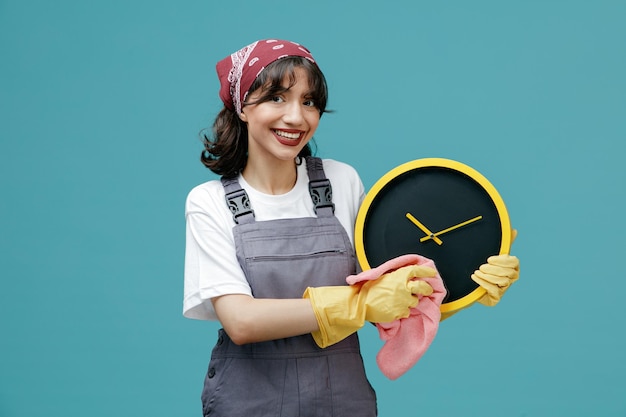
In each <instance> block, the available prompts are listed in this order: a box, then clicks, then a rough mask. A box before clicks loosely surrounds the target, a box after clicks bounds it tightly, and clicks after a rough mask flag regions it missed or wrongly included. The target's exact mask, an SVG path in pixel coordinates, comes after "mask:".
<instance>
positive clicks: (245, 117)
mask: <svg viewBox="0 0 626 417" xmlns="http://www.w3.org/2000/svg"><path fill="white" fill-rule="evenodd" d="M239 118H240V119H241V121H242V122H244V123H248V116H246V114H245V113H244V112H243V109H242V110H241V113H239Z"/></svg>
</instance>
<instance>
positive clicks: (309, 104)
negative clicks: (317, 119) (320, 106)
mask: <svg viewBox="0 0 626 417" xmlns="http://www.w3.org/2000/svg"><path fill="white" fill-rule="evenodd" d="M304 105H305V106H307V107H315V101H313V100H306V101H305V102H304Z"/></svg>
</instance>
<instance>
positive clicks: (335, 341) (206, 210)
mask: <svg viewBox="0 0 626 417" xmlns="http://www.w3.org/2000/svg"><path fill="white" fill-rule="evenodd" d="M217 73H218V76H219V79H220V82H221V89H220V98H221V99H222V101H223V103H224V108H223V109H222V110H221V111H220V113H219V114H218V115H217V118H216V120H215V123H214V124H213V131H212V132H211V135H208V134H207V135H205V142H204V145H205V149H204V151H203V154H202V162H203V163H204V165H205V166H207V167H208V168H209V169H211V170H212V171H213V172H215V173H217V174H219V175H221V176H222V178H221V179H220V180H219V181H209V182H206V183H204V184H201V185H199V186H197V187H195V188H194V189H193V190H192V191H191V192H190V193H189V195H188V198H187V204H186V219H187V240H186V245H187V246H186V258H185V299H184V306H183V312H184V315H185V316H186V317H189V318H195V319H203V320H215V319H217V320H219V321H220V324H221V325H222V326H223V329H221V330H220V331H219V335H218V339H217V343H216V346H215V347H214V349H213V352H212V354H211V361H210V364H209V370H208V372H207V375H206V378H205V383H204V389H203V392H202V405H203V412H204V415H205V416H206V415H209V414H212V415H213V414H214V415H220V416H229V417H237V416H242V417H243V416H246V417H247V416H250V415H289V416H296V415H302V414H303V413H302V412H301V411H302V410H306V415H310V416H320V417H321V416H324V417H332V416H345V415H357V416H361V417H368V416H375V415H377V406H376V394H375V393H374V391H373V390H372V387H371V386H370V383H369V381H368V379H367V377H366V375H365V367H364V364H363V360H362V357H361V351H360V344H359V339H358V336H357V333H356V332H357V331H358V330H359V329H360V328H362V327H363V326H364V324H365V323H366V322H371V323H391V322H395V321H398V320H400V319H404V318H408V317H409V316H411V315H412V314H413V312H414V310H415V308H416V307H417V305H418V303H421V304H426V305H427V304H428V303H425V299H426V300H428V301H432V299H431V296H435V297H439V296H440V295H441V298H443V296H442V293H444V292H445V290H443V282H442V281H441V278H440V276H439V275H438V274H437V271H436V270H435V269H434V268H433V267H430V266H426V265H422V264H420V265H417V264H415V262H412V263H411V264H410V265H408V264H405V265H397V266H396V267H394V269H392V270H389V271H382V272H381V275H380V276H379V277H375V278H374V279H369V278H368V282H367V283H362V284H360V285H351V286H348V285H347V278H348V277H354V276H355V274H356V272H357V267H356V256H355V251H354V247H353V244H354V239H353V236H354V230H353V229H354V224H355V220H356V217H357V213H358V210H359V207H360V206H361V203H362V202H363V199H364V197H365V193H364V188H363V184H362V183H361V179H360V178H359V176H358V174H357V173H356V171H355V170H354V169H353V168H352V167H350V166H349V165H346V164H344V163H341V162H337V161H334V160H330V159H324V160H322V159H320V158H316V157H313V156H312V155H311V149H310V147H309V141H310V140H311V138H312V137H313V135H314V133H315V131H316V129H317V127H318V124H319V122H320V118H321V116H322V114H323V113H324V112H325V111H326V101H327V97H328V94H327V88H326V80H325V78H324V75H323V74H322V72H321V71H320V69H319V67H318V65H317V63H316V61H315V60H314V59H313V57H312V55H311V53H310V52H309V51H308V50H307V49H306V48H304V47H303V46H301V45H299V44H297V43H294V42H289V41H282V40H263V41H258V42H254V43H253V44H251V45H248V46H246V47H244V48H242V49H240V50H239V51H237V52H235V53H233V54H232V55H230V56H229V57H227V58H225V59H223V60H222V61H220V62H219V63H218V64H217ZM445 232H446V231H445V230H444V231H441V232H438V233H439V234H443V233H445ZM433 240H435V241H437V240H440V239H439V238H438V237H436V236H433ZM412 259H413V258H412ZM370 275H371V274H370ZM358 276H359V275H357V277H358ZM354 282H355V283H356V282H361V280H360V279H359V278H356V279H355V280H354ZM431 284H432V285H431ZM435 287H437V288H441V290H437V291H435V290H434V288H435ZM435 292H436V293H437V295H434V294H433V293H435ZM437 302H438V304H437V306H438V305H439V303H440V302H441V299H440V298H438V301H437ZM434 313H435V314H434V316H433V317H431V319H432V320H431V321H432V322H433V323H434V328H435V329H436V325H438V322H439V318H440V314H439V309H438V308H435V309H434ZM418 320H421V319H418ZM402 359H405V358H402Z"/></svg>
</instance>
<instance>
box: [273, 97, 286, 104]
mask: <svg viewBox="0 0 626 417" xmlns="http://www.w3.org/2000/svg"><path fill="white" fill-rule="evenodd" d="M270 101H271V102H272V103H282V102H283V101H284V100H283V98H282V97H280V96H274V97H272V98H270Z"/></svg>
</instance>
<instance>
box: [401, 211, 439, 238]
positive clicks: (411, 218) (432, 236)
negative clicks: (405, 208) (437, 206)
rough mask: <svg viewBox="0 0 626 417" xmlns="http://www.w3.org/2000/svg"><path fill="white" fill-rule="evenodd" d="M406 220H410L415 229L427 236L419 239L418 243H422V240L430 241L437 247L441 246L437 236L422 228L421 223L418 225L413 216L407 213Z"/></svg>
mask: <svg viewBox="0 0 626 417" xmlns="http://www.w3.org/2000/svg"><path fill="white" fill-rule="evenodd" d="M406 218H407V219H409V220H411V223H413V224H414V225H416V226H417V227H419V228H420V230H421V231H422V232H424V233H426V235H427V236H425V237H423V238H422V239H420V242H423V241H424V240H427V239H432V240H434V241H435V242H436V243H437V244H438V245H441V244H442V243H443V242H442V241H441V239H439V238H438V237H437V236H435V234H434V233H433V232H431V231H430V230H428V228H427V227H426V226H424V225H423V224H422V223H420V221H419V220H417V219H416V218H415V217H413V215H412V214H411V213H407V214H406Z"/></svg>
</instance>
